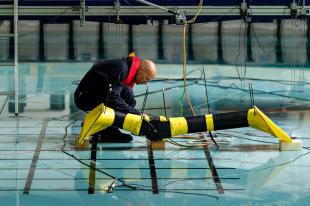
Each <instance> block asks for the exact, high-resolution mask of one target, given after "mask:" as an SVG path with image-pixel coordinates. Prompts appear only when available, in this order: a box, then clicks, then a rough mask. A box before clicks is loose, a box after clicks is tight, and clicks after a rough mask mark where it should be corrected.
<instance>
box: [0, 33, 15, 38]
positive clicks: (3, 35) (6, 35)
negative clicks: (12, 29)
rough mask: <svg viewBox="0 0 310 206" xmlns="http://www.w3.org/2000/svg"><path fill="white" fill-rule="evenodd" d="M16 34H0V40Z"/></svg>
mask: <svg viewBox="0 0 310 206" xmlns="http://www.w3.org/2000/svg"><path fill="white" fill-rule="evenodd" d="M13 36H14V34H0V38H2V37H13Z"/></svg>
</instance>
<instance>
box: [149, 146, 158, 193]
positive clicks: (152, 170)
mask: <svg viewBox="0 0 310 206" xmlns="http://www.w3.org/2000/svg"><path fill="white" fill-rule="evenodd" d="M147 154H148V157H149V167H150V168H149V169H150V174H151V178H152V192H153V194H159V191H158V183H157V176H156V167H155V161H154V154H153V149H152V146H151V141H149V140H147Z"/></svg>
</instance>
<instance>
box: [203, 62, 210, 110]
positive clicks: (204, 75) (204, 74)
mask: <svg viewBox="0 0 310 206" xmlns="http://www.w3.org/2000/svg"><path fill="white" fill-rule="evenodd" d="M201 67H202V71H203V80H204V83H205V90H206V98H207V105H208V113H209V114H210V103H209V95H208V88H207V80H206V73H205V68H204V67H203V66H201Z"/></svg>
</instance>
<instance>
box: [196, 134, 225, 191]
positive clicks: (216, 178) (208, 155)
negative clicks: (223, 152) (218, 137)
mask: <svg viewBox="0 0 310 206" xmlns="http://www.w3.org/2000/svg"><path fill="white" fill-rule="evenodd" d="M200 139H202V140H204V137H203V136H200ZM202 148H203V151H204V153H205V156H206V158H207V160H208V164H209V166H210V170H211V174H212V177H213V180H214V183H215V186H216V189H217V192H218V193H219V194H224V188H223V185H222V183H221V179H220V177H219V176H218V174H217V170H216V168H215V166H214V163H213V160H212V157H211V153H210V151H209V148H208V146H206V145H203V146H202Z"/></svg>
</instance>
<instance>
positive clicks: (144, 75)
mask: <svg viewBox="0 0 310 206" xmlns="http://www.w3.org/2000/svg"><path fill="white" fill-rule="evenodd" d="M147 71H148V69H147V68H145V65H143V64H141V65H140V66H139V69H138V71H137V74H136V84H147V83H148V82H149V81H151V80H152V79H153V78H154V75H153V74H152V73H151V72H147Z"/></svg>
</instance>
